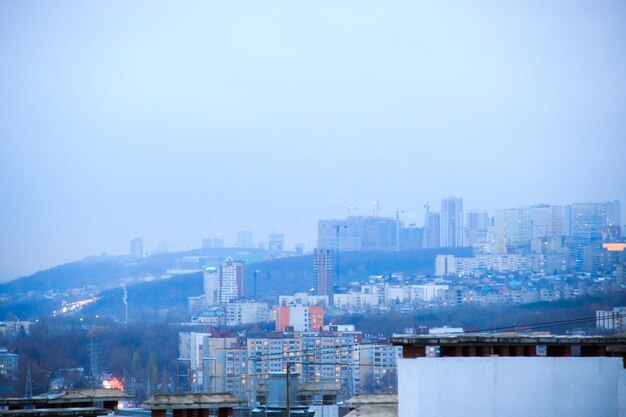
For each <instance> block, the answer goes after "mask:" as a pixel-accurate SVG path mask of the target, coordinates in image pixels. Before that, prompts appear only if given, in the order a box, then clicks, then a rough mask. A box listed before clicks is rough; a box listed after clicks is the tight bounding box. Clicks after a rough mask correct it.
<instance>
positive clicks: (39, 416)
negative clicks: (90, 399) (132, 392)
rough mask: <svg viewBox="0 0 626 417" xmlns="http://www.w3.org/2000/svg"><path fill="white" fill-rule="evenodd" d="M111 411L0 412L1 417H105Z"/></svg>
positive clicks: (44, 409)
mask: <svg viewBox="0 0 626 417" xmlns="http://www.w3.org/2000/svg"><path fill="white" fill-rule="evenodd" d="M110 411H111V410H106V409H104V408H98V407H76V408H34V409H27V410H4V411H0V416H8V417H9V416H10V417H21V416H24V417H55V416H68V417H72V416H87V417H95V416H103V415H107V414H109V412H110Z"/></svg>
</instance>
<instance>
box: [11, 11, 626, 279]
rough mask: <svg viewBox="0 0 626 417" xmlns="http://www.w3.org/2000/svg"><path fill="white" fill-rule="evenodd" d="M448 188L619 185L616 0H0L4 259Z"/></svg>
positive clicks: (94, 248)
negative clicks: (484, 0) (146, 0)
mask: <svg viewBox="0 0 626 417" xmlns="http://www.w3.org/2000/svg"><path fill="white" fill-rule="evenodd" d="M451 195H456V196H462V197H463V198H464V206H465V208H466V209H470V208H486V209H496V208H507V207H515V206H519V205H527V204H533V203H542V202H547V203H554V204H562V203H567V202H572V201H606V200H615V199H619V200H621V201H622V204H623V205H625V206H626V2H624V1H598V0H593V1H571V0H567V1H549V2H546V1H519V2H503V1H490V2H477V1H468V2H446V1H437V2H415V1H406V2H405V1H396V2H380V1H376V2H369V1H363V0H360V1H341V2H336V1H308V2H258V1H249V2H239V1H221V2H218V1H200V2H191V1H182V2H178V1H176V2H175V1H171V2H156V1H149V2H143V1H76V2H71V1H46V2H43V1H39V2H36V1H18V0H15V1H11V0H5V1H2V2H0V254H1V255H0V280H6V279H10V278H15V277H17V276H20V275H23V274H27V273H32V272H34V271H36V270H39V269H42V268H47V267H51V266H54V265H56V264H59V263H63V262H69V261H72V260H76V259H79V258H82V257H85V256H88V255H93V254H100V253H102V252H107V253H110V254H124V253H127V252H128V250H129V240H130V239H131V238H132V237H134V236H142V237H143V238H144V242H145V244H144V247H145V249H147V250H151V249H154V248H155V247H156V245H157V244H158V243H159V242H168V243H169V245H170V248H171V247H173V246H174V245H178V247H180V248H181V249H183V248H184V249H186V248H187V245H189V247H190V248H193V247H199V246H200V242H201V239H202V238H203V237H208V236H214V235H216V234H217V233H223V234H224V237H225V239H226V243H227V244H228V243H233V242H234V238H235V233H236V232H237V231H238V230H244V229H249V230H252V231H253V233H254V238H255V240H257V241H258V240H267V235H268V233H269V232H270V231H271V230H272V229H274V230H278V231H282V232H284V233H285V239H286V244H287V247H289V248H290V247H292V246H293V244H295V243H299V242H302V243H305V244H307V245H308V247H312V246H313V244H314V242H315V239H316V224H317V219H318V218H320V217H342V216H345V215H346V210H345V209H342V208H341V207H346V206H349V205H354V206H357V207H359V209H360V210H359V211H357V212H355V214H369V213H371V201H372V200H373V199H375V198H377V199H379V200H380V201H381V207H382V208H383V209H387V211H383V212H381V213H382V214H388V215H395V214H394V212H393V210H394V208H395V207H398V208H400V209H403V210H405V212H406V213H405V219H406V220H407V221H411V222H417V223H418V225H421V223H422V216H423V211H424V210H423V205H424V204H425V203H426V202H430V204H431V206H432V207H433V208H435V209H438V207H439V205H440V199H441V198H442V197H445V196H451ZM624 217H626V216H624Z"/></svg>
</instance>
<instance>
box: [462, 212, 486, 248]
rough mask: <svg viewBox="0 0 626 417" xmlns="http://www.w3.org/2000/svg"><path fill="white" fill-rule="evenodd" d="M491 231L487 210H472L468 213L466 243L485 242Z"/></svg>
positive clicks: (470, 244) (468, 244)
mask: <svg viewBox="0 0 626 417" xmlns="http://www.w3.org/2000/svg"><path fill="white" fill-rule="evenodd" d="M488 231H489V216H488V214H487V210H471V211H468V212H467V214H466V221H465V244H466V245H467V246H472V245H478V244H484V243H486V241H487V233H488Z"/></svg>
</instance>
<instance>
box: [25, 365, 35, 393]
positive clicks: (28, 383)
mask: <svg viewBox="0 0 626 417" xmlns="http://www.w3.org/2000/svg"><path fill="white" fill-rule="evenodd" d="M32 396H33V379H32V377H31V376H30V363H29V364H28V368H26V387H25V389H24V398H32Z"/></svg>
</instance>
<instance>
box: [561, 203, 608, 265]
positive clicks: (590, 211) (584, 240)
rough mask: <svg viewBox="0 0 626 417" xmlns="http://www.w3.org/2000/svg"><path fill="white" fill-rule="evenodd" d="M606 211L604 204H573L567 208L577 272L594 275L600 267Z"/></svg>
mask: <svg viewBox="0 0 626 417" xmlns="http://www.w3.org/2000/svg"><path fill="white" fill-rule="evenodd" d="M606 209H607V207H606V205H605V204H604V203H573V204H569V205H568V206H567V207H566V210H567V211H568V217H569V228H570V230H569V233H570V236H571V239H572V244H571V252H572V258H573V259H574V267H575V270H576V271H579V272H582V271H584V272H590V273H593V272H595V271H596V269H597V267H598V265H599V260H600V251H601V249H602V227H603V226H604V225H605V224H606V223H607V212H606Z"/></svg>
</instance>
